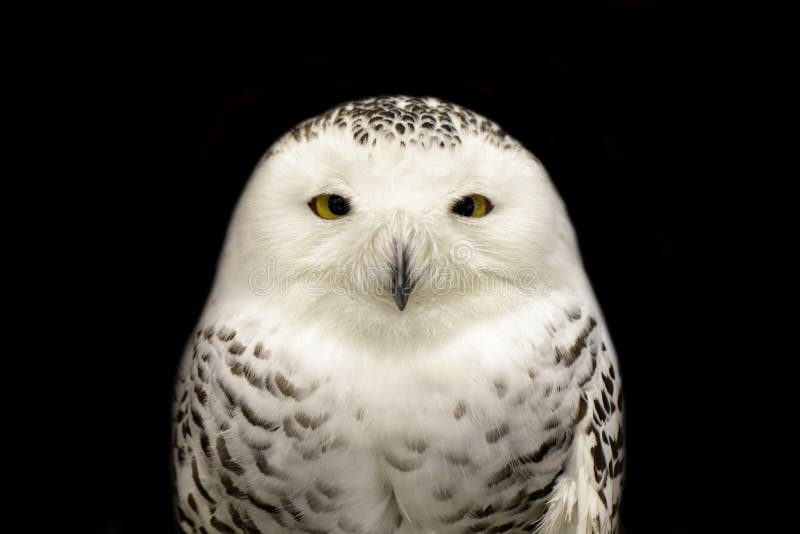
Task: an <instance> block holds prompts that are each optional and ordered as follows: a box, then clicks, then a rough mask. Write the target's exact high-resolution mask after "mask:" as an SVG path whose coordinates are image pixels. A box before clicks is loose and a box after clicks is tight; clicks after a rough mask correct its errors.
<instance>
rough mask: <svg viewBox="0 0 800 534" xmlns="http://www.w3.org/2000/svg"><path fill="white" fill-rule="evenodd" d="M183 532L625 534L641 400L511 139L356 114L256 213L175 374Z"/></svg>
mask: <svg viewBox="0 0 800 534" xmlns="http://www.w3.org/2000/svg"><path fill="white" fill-rule="evenodd" d="M175 392H176V397H175V403H174V409H173V419H174V433H173V443H174V445H173V474H174V483H175V494H176V509H177V518H178V522H179V525H180V528H181V529H182V530H183V531H184V532H198V533H205V532H225V533H228V532H235V533H240V532H243V533H247V534H250V533H258V532H261V533H282V532H308V533H336V534H345V533H347V534H388V533H411V532H421V533H448V534H449V533H467V532H537V533H540V534H555V533H581V534H583V533H609V532H617V530H618V524H619V506H620V500H621V490H622V476H623V466H624V454H623V434H622V420H623V419H622V409H623V398H622V386H621V381H620V373H619V369H618V366H617V360H616V356H615V353H614V349H613V346H612V344H611V340H610V338H609V334H608V331H607V329H606V327H605V324H604V321H603V317H602V314H601V311H600V308H599V306H598V304H597V302H596V299H595V297H594V294H593V291H592V288H591V286H590V283H589V281H588V278H587V276H586V274H585V272H584V269H583V266H582V263H581V258H580V254H579V251H578V247H577V244H576V238H575V235H574V231H573V229H572V226H571V223H570V221H569V217H568V215H567V212H566V209H565V207H564V205H563V202H562V201H561V199H560V197H559V195H558V193H557V192H556V190H555V188H554V187H553V185H552V183H551V181H550V179H549V177H548V175H547V172H546V171H545V169H544V167H543V166H542V164H541V163H540V162H539V161H538V160H537V159H536V158H535V157H534V156H533V155H532V154H531V153H530V152H529V151H527V150H526V149H525V148H524V147H523V146H522V145H521V144H520V143H519V142H518V141H516V140H515V139H514V138H512V137H511V136H509V135H508V134H507V133H505V132H504V131H503V130H502V129H501V128H500V127H499V126H498V125H496V124H495V123H494V122H492V121H490V120H488V119H486V118H484V117H482V116H480V115H478V114H476V113H474V112H472V111H470V110H468V109H465V108H463V107H461V106H458V105H454V104H450V103H447V102H443V101H440V100H437V99H435V98H417V97H405V96H397V97H381V98H371V99H366V100H361V101H356V102H350V103H347V104H344V105H341V106H338V107H336V108H333V109H331V110H330V111H328V112H326V113H324V114H322V115H320V116H318V117H316V118H313V119H310V120H307V121H305V122H303V123H301V124H299V125H298V126H296V127H295V128H294V129H292V130H291V131H290V132H289V133H287V134H286V135H284V136H283V137H282V138H281V139H279V140H278V141H277V142H276V143H275V144H274V145H273V146H272V147H271V148H270V149H269V150H268V151H267V153H266V155H265V156H264V157H263V158H262V159H261V161H260V162H259V163H258V165H257V166H256V168H255V170H254V172H253V174H252V176H251V178H250V180H249V181H248V183H247V186H246V188H245V190H244V192H243V194H242V196H241V198H240V200H239V202H238V205H237V207H236V209H235V212H234V214H233V217H232V221H231V224H230V227H229V230H228V234H227V237H226V240H225V244H224V246H223V250H222V252H221V257H220V261H219V266H218V271H217V275H216V279H215V282H214V285H213V288H212V290H211V293H210V295H209V297H208V300H207V304H206V306H205V309H204V311H203V313H202V315H201V318H200V320H199V324H198V326H197V328H196V330H195V331H194V332H193V334H192V336H191V339H190V342H189V343H188V347H187V349H186V352H185V355H184V357H183V359H182V362H181V364H180V366H179V369H178V377H177V385H176V391H175Z"/></svg>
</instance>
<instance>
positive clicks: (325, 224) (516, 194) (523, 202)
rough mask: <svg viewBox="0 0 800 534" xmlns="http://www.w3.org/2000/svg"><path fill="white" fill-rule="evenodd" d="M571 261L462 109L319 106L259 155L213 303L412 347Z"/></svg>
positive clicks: (495, 139) (537, 174)
mask: <svg viewBox="0 0 800 534" xmlns="http://www.w3.org/2000/svg"><path fill="white" fill-rule="evenodd" d="M576 262H578V263H579V259H578V258H577V252H576V251H575V250H574V245H573V243H572V230H571V227H570V225H569V221H568V219H567V217H566V213H565V211H564V209H563V206H562V203H561V201H560V199H559V197H558V195H557V193H556V192H555V190H554V188H553V187H552V185H551V183H550V180H549V178H548V177H547V174H546V172H545V170H544V168H543V167H542V165H541V164H540V163H539V161H538V160H537V159H536V158H534V157H533V156H532V155H531V154H530V153H529V152H528V151H527V150H525V149H524V148H523V147H522V146H521V145H520V144H519V143H517V142H516V141H515V140H514V139H512V138H511V137H509V136H508V135H507V134H505V133H504V132H503V131H502V130H501V129H500V128H499V127H498V126H497V125H495V124H494V123H492V122H490V121H489V120H487V119H485V118H483V117H481V116H479V115H477V114H475V113H473V112H471V111H469V110H466V109H464V108H462V107H459V106H456V105H452V104H448V103H445V102H442V101H439V100H436V99H433V98H424V99H421V98H408V97H386V98H377V99H369V100H364V101H359V102H353V103H349V104H345V105H343V106H340V107H337V108H334V109H332V110H331V111H329V112H327V113H325V114H323V115H321V116H319V117H317V118H315V119H311V120H309V121H306V122H304V123H302V124H300V125H299V126H297V127H296V128H295V129H294V130H292V131H291V132H290V133H288V134H287V135H286V136H284V138H282V139H281V140H280V141H279V142H277V143H276V144H275V146H273V147H272V148H271V149H270V151H269V153H268V154H267V155H266V156H265V158H264V159H263V160H262V162H261V163H260V164H259V166H258V167H257V169H256V170H255V172H254V174H253V176H252V178H251V180H250V182H249V184H248V186H247V188H246V191H245V193H244V194H243V196H242V198H241V200H240V203H239V206H238V208H237V212H236V215H235V218H234V222H233V225H232V227H231V231H230V234H229V237H228V241H227V244H226V248H225V251H224V256H223V260H222V262H221V267H220V273H219V276H218V281H217V291H216V294H217V299H220V298H223V297H222V296H221V295H223V294H233V293H236V294H238V295H239V296H240V297H242V298H248V299H250V298H252V299H256V301H258V302H262V303H264V305H266V306H272V305H276V306H280V307H282V309H284V310H286V313H289V314H296V315H297V316H298V317H299V318H302V319H305V320H317V321H328V322H330V323H331V324H337V327H341V328H351V329H353V330H354V331H356V332H361V333H363V334H368V333H369V332H370V331H372V330H373V329H379V330H380V331H381V332H382V333H383V334H385V333H387V332H394V333H396V334H397V335H399V336H424V335H426V334H437V333H441V332H442V331H444V330H446V329H449V328H454V327H457V326H459V325H461V326H464V325H468V323H469V322H470V321H473V320H480V319H481V318H482V317H484V316H485V314H487V313H497V312H498V311H502V310H508V309H510V308H513V307H514V306H516V305H518V304H519V303H520V302H521V301H523V300H525V299H529V298H535V297H536V296H537V295H538V296H541V295H542V293H543V292H546V291H547V286H548V284H558V283H559V280H560V279H561V277H560V276H559V273H561V272H564V265H565V264H566V265H567V266H568V265H569V264H574V263H576ZM567 270H569V269H568V268H567Z"/></svg>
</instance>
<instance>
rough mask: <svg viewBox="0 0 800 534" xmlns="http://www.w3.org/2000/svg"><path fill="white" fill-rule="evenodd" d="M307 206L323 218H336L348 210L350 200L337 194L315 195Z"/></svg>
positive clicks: (342, 215) (345, 213)
mask: <svg viewBox="0 0 800 534" xmlns="http://www.w3.org/2000/svg"><path fill="white" fill-rule="evenodd" d="M308 207H309V208H311V211H313V212H314V213H315V214H317V215H318V216H319V217H321V218H323V219H338V218H340V217H344V216H345V215H347V214H348V213H349V212H350V201H349V200H347V199H346V198H344V197H342V196H339V195H317V196H315V197H314V198H312V199H311V200H309V201H308Z"/></svg>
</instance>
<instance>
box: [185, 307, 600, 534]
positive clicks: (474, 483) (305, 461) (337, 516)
mask: <svg viewBox="0 0 800 534" xmlns="http://www.w3.org/2000/svg"><path fill="white" fill-rule="evenodd" d="M572 323H574V324H572ZM560 328H562V329H563V328H572V329H573V330H574V331H575V332H578V333H579V334H580V332H581V331H582V330H588V332H587V334H586V335H584V336H583V338H584V345H583V346H582V347H581V348H580V349H581V350H583V349H586V350H587V352H589V351H592V350H597V349H596V347H597V346H598V345H599V343H601V340H600V334H599V332H595V329H594V325H593V320H590V319H588V318H584V320H583V321H580V318H578V319H572V320H568V321H567V323H566V324H564V325H561V327H560ZM545 330H546V329H545ZM500 331H501V333H502V336H497V337H495V338H489V339H488V340H487V341H486V343H485V345H480V344H478V343H477V342H476V341H475V340H474V339H469V338H468V339H460V340H458V341H455V342H454V343H453V344H452V345H451V346H446V347H443V348H442V349H441V351H440V353H439V354H440V356H439V357H436V356H433V357H429V358H427V359H426V358H422V357H417V358H408V359H406V360H399V359H389V358H376V357H360V358H353V359H352V361H350V362H349V363H345V362H343V361H339V362H338V365H334V364H335V363H336V360H335V359H333V358H330V359H328V360H327V362H326V360H325V359H324V358H321V361H322V362H326V363H321V364H319V365H314V364H313V362H312V361H310V360H304V359H301V358H296V357H294V356H293V350H298V349H297V348H295V349H291V348H290V347H289V344H286V343H284V344H281V343H280V342H278V343H275V344H273V343H270V342H269V340H267V339H261V338H260V337H259V336H258V335H257V334H255V333H248V332H247V331H245V330H241V331H237V330H236V329H235V328H232V327H230V326H226V325H221V324H214V325H209V326H207V327H205V328H202V329H201V330H200V331H199V332H198V333H197V335H196V336H195V338H194V341H193V344H192V350H191V351H190V353H189V354H187V357H186V361H185V362H184V365H183V367H182V370H181V375H182V376H181V378H182V381H181V383H180V384H179V388H178V389H179V391H178V393H179V395H178V403H177V407H176V411H177V414H176V421H177V425H176V446H177V447H176V455H177V456H176V461H177V463H178V465H179V466H182V467H183V469H178V470H177V471H178V473H177V476H178V487H179V491H182V490H181V487H183V488H184V490H183V491H186V492H189V489H191V488H194V492H192V494H193V500H194V501H195V504H196V501H197V499H198V497H197V494H201V495H202V493H203V492H205V493H206V494H207V495H208V496H209V497H210V498H211V500H214V501H215V503H216V501H219V500H220V499H222V500H225V501H230V503H231V506H233V507H234V508H235V509H236V510H239V509H238V508H236V507H242V510H240V511H239V512H238V513H240V515H241V514H242V513H244V510H247V513H248V514H249V517H250V518H251V519H252V520H254V521H255V519H254V518H257V517H261V519H262V520H263V521H275V522H278V524H281V522H283V523H286V524H288V523H287V522H291V521H300V520H302V522H304V524H306V526H314V528H319V529H321V530H326V529H330V528H331V526H332V525H338V528H341V529H342V530H347V529H345V528H343V527H342V525H341V524H340V523H342V524H344V525H345V526H348V527H358V528H359V529H361V530H363V531H366V532H384V531H386V532H389V531H392V529H394V528H396V526H397V524H398V522H402V521H412V522H414V523H415V524H417V525H428V526H429V527H430V528H434V530H436V531H437V532H447V531H449V530H453V531H456V530H457V531H461V530H463V529H464V528H465V526H472V527H475V526H476V525H477V526H480V524H481V522H489V523H488V524H490V525H498V524H504V523H506V522H514V521H523V520H525V519H526V518H528V519H530V518H534V519H535V517H538V515H539V514H540V513H541V508H542V506H543V502H544V497H545V496H546V495H547V494H548V492H549V489H550V488H552V484H553V483H554V481H555V478H556V476H557V475H558V473H559V472H560V470H561V469H562V467H563V464H564V462H565V459H566V456H567V454H568V452H569V449H570V446H571V443H572V440H573V437H574V427H575V424H576V422H577V421H579V420H580V419H581V418H582V417H583V416H584V414H585V413H586V405H585V397H584V396H583V395H582V392H581V388H580V382H581V380H582V379H583V376H584V375H587V374H589V373H590V372H593V369H591V363H590V361H591V358H578V357H575V356H569V352H568V350H567V349H569V347H567V348H562V347H560V346H559V339H558V336H553V335H551V334H547V335H545V336H539V337H538V338H537V337H536V336H535V335H534V336H531V335H530V334H527V333H524V332H518V333H514V332H512V331H511V330H505V331H503V330H502V329H501V330H500ZM565 351H566V352H565ZM573 351H574V348H573ZM565 354H566V355H567V357H568V358H572V360H571V361H569V362H565V361H564V355H565ZM584 360H585V361H584ZM566 363H569V365H566ZM182 481H183V483H181V482H182ZM199 487H202V488H203V492H201V491H199V489H198V488H199ZM215 496H216V497H215ZM215 506H216V505H215ZM215 509H216V508H215ZM229 513H230V512H229Z"/></svg>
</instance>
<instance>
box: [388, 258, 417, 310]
mask: <svg viewBox="0 0 800 534" xmlns="http://www.w3.org/2000/svg"><path fill="white" fill-rule="evenodd" d="M394 250H395V252H394V265H392V296H393V297H394V301H395V302H396V303H397V307H398V308H400V311H403V310H404V309H405V308H406V304H407V303H408V296H409V295H410V294H411V290H412V289H414V284H413V283H411V280H410V279H409V276H408V252H406V249H405V248H403V246H402V245H401V244H400V243H395V246H394Z"/></svg>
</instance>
